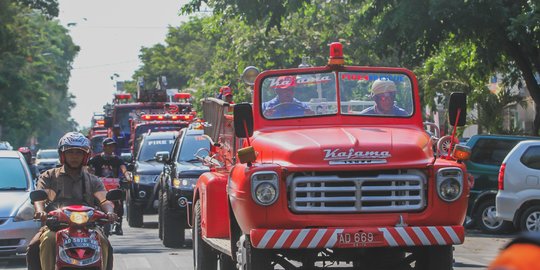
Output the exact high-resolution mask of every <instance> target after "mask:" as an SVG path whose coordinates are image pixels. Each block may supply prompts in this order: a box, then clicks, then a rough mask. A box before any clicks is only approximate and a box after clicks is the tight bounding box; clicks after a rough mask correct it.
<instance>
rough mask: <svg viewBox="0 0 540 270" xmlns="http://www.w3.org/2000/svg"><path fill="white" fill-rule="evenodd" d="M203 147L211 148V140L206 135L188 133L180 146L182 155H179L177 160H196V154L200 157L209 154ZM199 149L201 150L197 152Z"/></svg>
mask: <svg viewBox="0 0 540 270" xmlns="http://www.w3.org/2000/svg"><path fill="white" fill-rule="evenodd" d="M201 148H204V149H206V150H210V140H208V138H207V137H206V136H202V135H186V136H185V137H184V140H183V141H182V145H181V146H180V155H178V160H177V161H179V162H180V161H195V160H197V159H196V158H195V154H197V155H198V156H200V157H205V156H207V155H208V151H205V150H200V149H201ZM199 150H200V151H199ZM197 151H199V152H198V153H197Z"/></svg>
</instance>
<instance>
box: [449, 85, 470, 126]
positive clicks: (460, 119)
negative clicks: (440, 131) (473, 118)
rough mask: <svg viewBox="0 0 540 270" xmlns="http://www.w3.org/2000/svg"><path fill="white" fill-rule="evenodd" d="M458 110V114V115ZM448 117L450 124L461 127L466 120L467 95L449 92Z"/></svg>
mask: <svg viewBox="0 0 540 270" xmlns="http://www.w3.org/2000/svg"><path fill="white" fill-rule="evenodd" d="M458 112H459V115H458ZM448 117H449V119H448V120H449V121H450V125H452V126H458V127H462V126H464V125H465V124H466V122H467V95H466V94H465V93H459V92H455V93H452V94H450V102H449V104H448Z"/></svg>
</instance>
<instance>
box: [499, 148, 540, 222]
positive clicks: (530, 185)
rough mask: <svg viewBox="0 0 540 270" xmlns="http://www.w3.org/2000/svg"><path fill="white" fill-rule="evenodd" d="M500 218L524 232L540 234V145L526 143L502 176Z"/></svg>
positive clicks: (514, 153)
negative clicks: (537, 232)
mask: <svg viewBox="0 0 540 270" xmlns="http://www.w3.org/2000/svg"><path fill="white" fill-rule="evenodd" d="M496 209H497V210H496V211H497V217H500V218H502V219H503V220H506V221H511V222H513V223H514V226H515V227H516V228H519V229H521V230H522V231H540V141H522V142H520V143H518V144H517V145H516V146H515V147H514V148H513V149H512V151H510V153H508V155H507V156H506V158H505V159H504V161H503V164H502V166H501V169H500V172H499V191H498V193H497V199H496Z"/></svg>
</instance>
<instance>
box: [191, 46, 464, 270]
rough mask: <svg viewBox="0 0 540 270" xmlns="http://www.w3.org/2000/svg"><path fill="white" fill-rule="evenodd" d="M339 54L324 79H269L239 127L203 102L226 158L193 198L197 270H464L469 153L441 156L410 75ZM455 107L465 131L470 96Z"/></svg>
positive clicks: (308, 72) (237, 113) (210, 160)
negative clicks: (342, 268) (346, 267)
mask: <svg viewBox="0 0 540 270" xmlns="http://www.w3.org/2000/svg"><path fill="white" fill-rule="evenodd" d="M330 50H331V53H330V60H329V63H328V65H326V66H321V67H304V68H298V69H283V70H270V71H265V72H263V73H261V74H259V75H258V76H257V77H256V79H255V81H254V92H253V103H240V104H236V105H234V118H233V116H231V115H226V114H224V112H226V108H227V106H229V105H230V104H227V103H225V102H223V101H220V100H215V99H205V100H204V101H203V110H204V116H205V120H206V121H208V122H210V123H211V126H209V127H207V128H205V133H206V134H207V135H208V136H210V137H211V138H212V139H213V140H214V142H215V147H214V149H212V153H211V154H210V155H209V156H207V157H205V158H204V160H205V162H206V163H207V164H208V165H209V166H211V168H212V169H211V172H208V173H205V174H203V175H201V177H200V178H199V180H198V183H197V186H196V189H195V191H194V197H193V206H194V207H193V214H192V216H191V220H190V222H191V224H192V226H193V234H192V235H193V239H194V240H193V242H194V243H193V252H194V261H195V262H194V263H195V269H216V264H217V263H218V262H219V264H220V266H221V267H220V269H231V268H238V269H244V270H245V269H274V265H276V264H279V265H281V266H282V267H284V268H285V269H296V266H297V265H298V264H301V265H302V266H303V267H304V268H302V269H313V268H314V267H315V266H316V265H317V264H316V263H317V262H319V263H324V262H333V263H334V262H340V261H343V262H349V263H352V265H353V266H354V267H355V268H359V269H425V270H427V269H438V270H441V269H452V263H453V248H452V246H453V245H459V244H462V243H463V241H464V229H463V226H462V224H463V220H464V218H465V212H466V208H467V197H468V193H469V182H468V174H467V172H466V169H465V165H464V164H463V160H466V159H468V156H469V155H470V151H469V150H468V149H467V148H466V147H462V146H460V145H457V146H454V147H451V148H452V149H454V151H453V152H451V153H450V155H448V154H447V153H442V152H440V151H436V152H434V149H433V145H434V144H435V142H434V141H433V138H432V137H431V136H430V135H428V133H427V132H426V131H425V130H424V128H423V123H422V105H421V104H420V97H419V94H418V82H417V80H416V77H415V75H414V74H413V73H412V72H411V71H409V70H407V69H404V68H386V67H360V66H345V65H344V59H343V53H342V49H341V44H339V43H333V44H332V45H331V48H330ZM369 102H371V103H370V104H371V105H372V106H371V107H366V108H364V107H363V108H361V109H355V106H356V104H362V105H365V104H368V103H369ZM450 103H451V104H450V107H449V111H450V113H451V118H450V122H451V123H452V124H455V125H463V124H464V120H465V118H464V116H465V114H466V112H465V110H466V109H465V96H464V95H462V94H455V95H453V96H452V98H451V102H450ZM293 262H294V263H293ZM327 265H328V264H327Z"/></svg>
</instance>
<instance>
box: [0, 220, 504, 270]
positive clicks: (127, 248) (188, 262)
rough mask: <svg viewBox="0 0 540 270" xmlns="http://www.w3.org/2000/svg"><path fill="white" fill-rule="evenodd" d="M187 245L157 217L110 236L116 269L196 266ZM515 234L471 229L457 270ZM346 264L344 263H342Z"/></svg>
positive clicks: (479, 263) (480, 261)
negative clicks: (164, 235)
mask: <svg viewBox="0 0 540 270" xmlns="http://www.w3.org/2000/svg"><path fill="white" fill-rule="evenodd" d="M186 237H187V238H189V239H188V240H187V245H186V246H185V247H184V248H181V249H170V248H165V247H164V246H163V245H162V244H161V242H160V240H159V238H158V231H157V216H156V215H151V216H145V223H144V227H143V228H129V226H127V224H126V225H125V228H124V235H123V236H116V235H113V236H111V237H110V240H111V243H112V245H113V247H114V269H116V270H127V269H129V270H150V269H153V270H158V269H160V270H167V269H179V270H184V269H186V270H187V269H190V270H191V269H193V253H192V250H191V244H192V243H191V240H190V239H191V231H190V230H186ZM512 237H513V235H503V236H499V235H484V234H481V233H479V232H477V231H469V232H468V233H467V237H466V240H465V243H464V244H463V245H460V246H456V249H455V252H454V257H455V264H454V269H455V270H480V269H486V268H487V266H488V265H489V262H490V261H492V260H493V258H495V256H496V255H497V253H498V252H499V250H500V248H501V247H503V246H504V245H505V243H507V242H508V241H509V240H510V239H512ZM342 266H343V265H342ZM0 269H26V265H25V261H24V259H7V260H6V259H0Z"/></svg>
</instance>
